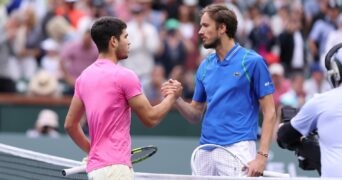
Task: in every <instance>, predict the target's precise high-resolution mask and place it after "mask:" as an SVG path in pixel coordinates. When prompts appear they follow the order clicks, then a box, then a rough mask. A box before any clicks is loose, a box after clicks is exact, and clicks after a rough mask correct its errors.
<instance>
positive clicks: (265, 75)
mask: <svg viewBox="0 0 342 180" xmlns="http://www.w3.org/2000/svg"><path fill="white" fill-rule="evenodd" d="M253 62H254V64H255V65H254V69H253V71H252V81H251V83H252V84H253V91H254V92H255V94H256V96H257V97H258V98H259V99H260V98H262V97H264V96H266V95H269V94H272V93H274V91H275V89H274V84H273V83H272V78H271V75H270V73H269V71H268V68H267V65H266V63H265V61H264V60H263V59H262V57H261V56H256V57H255V59H254V60H253Z"/></svg>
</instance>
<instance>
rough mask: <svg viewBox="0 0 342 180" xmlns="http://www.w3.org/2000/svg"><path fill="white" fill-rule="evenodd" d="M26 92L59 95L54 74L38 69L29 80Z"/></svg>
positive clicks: (38, 94) (36, 94) (48, 95)
mask: <svg viewBox="0 0 342 180" xmlns="http://www.w3.org/2000/svg"><path fill="white" fill-rule="evenodd" d="M27 93H28V94H29V95H32V96H45V97H54V96H60V95H61V90H60V89H59V86H58V80H57V78H56V77H55V76H53V75H52V74H50V73H49V72H47V71H45V70H40V71H38V72H37V73H36V74H35V75H34V76H33V77H32V79H31V80H30V81H29V85H28V90H27Z"/></svg>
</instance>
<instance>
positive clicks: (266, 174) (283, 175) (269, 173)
mask: <svg viewBox="0 0 342 180" xmlns="http://www.w3.org/2000/svg"><path fill="white" fill-rule="evenodd" d="M263 176H264V177H280V178H289V177H290V174H286V173H280V172H274V171H264V173H263Z"/></svg>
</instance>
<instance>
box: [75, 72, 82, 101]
mask: <svg viewBox="0 0 342 180" xmlns="http://www.w3.org/2000/svg"><path fill="white" fill-rule="evenodd" d="M80 81H81V80H80V77H79V78H77V79H76V81H75V88H74V97H77V98H78V99H81V93H80V88H81V87H80V84H81V83H80Z"/></svg>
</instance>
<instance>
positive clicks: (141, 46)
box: [0, 0, 342, 176]
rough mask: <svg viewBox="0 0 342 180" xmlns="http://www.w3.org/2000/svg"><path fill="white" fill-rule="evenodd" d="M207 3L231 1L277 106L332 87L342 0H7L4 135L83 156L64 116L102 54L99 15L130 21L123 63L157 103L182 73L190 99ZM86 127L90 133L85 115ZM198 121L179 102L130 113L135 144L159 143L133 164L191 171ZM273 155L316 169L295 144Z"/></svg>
mask: <svg viewBox="0 0 342 180" xmlns="http://www.w3.org/2000/svg"><path fill="white" fill-rule="evenodd" d="M210 3H225V4H226V5H227V7H228V8H230V9H232V10H233V11H234V12H235V13H236V16H237V18H238V31H237V34H236V41H237V42H238V43H239V44H241V45H243V46H245V47H247V48H251V49H253V50H255V51H256V52H258V53H259V54H260V55H262V56H263V58H264V60H265V62H266V63H267V65H268V67H269V70H270V73H271V75H272V79H273V82H274V85H275V87H276V92H275V94H274V100H275V103H276V106H277V108H278V107H281V106H282V105H289V106H293V107H296V108H300V107H301V106H302V105H303V104H304V103H305V102H306V101H307V100H308V99H310V98H311V97H312V96H313V95H314V94H315V93H322V92H325V91H328V90H329V89H330V88H331V87H330V84H329V81H328V80H327V78H326V71H325V68H324V63H323V62H324V57H325V54H326V53H327V51H328V50H329V49H330V48H331V47H333V46H334V45H336V44H337V43H340V42H342V15H341V7H342V6H341V5H342V1H341V0H154V1H153V0H0V29H1V31H0V32H1V33H0V142H1V143H5V144H9V145H14V146H17V147H23V148H27V149H32V150H35V151H38V152H44V153H49V154H54V155H59V156H62V157H67V158H70V159H75V160H81V159H82V158H83V156H84V154H83V153H82V152H81V151H80V150H79V149H78V148H77V147H76V146H75V145H73V143H72V142H71V141H70V138H68V137H67V136H66V135H65V132H64V129H63V124H64V118H65V115H66V112H67V110H68V106H69V103H70V100H71V97H72V95H73V88H74V83H75V79H76V78H77V77H78V75H79V74H80V73H81V72H82V70H83V69H85V68H86V67H87V66H88V65H90V64H91V63H92V62H94V61H95V60H96V57H97V54H98V52H97V49H96V46H94V43H93V42H92V40H91V37H90V33H89V30H90V27H91V25H92V23H93V21H94V19H96V18H98V17H101V16H115V17H119V18H121V19H123V20H124V21H125V22H126V23H127V25H128V28H127V32H128V34H129V36H128V38H129V41H130V42H131V47H130V55H129V58H128V59H127V60H124V61H122V62H120V65H122V66H125V67H127V68H130V69H132V70H133V71H134V72H136V74H137V75H138V77H139V78H140V80H141V83H142V86H143V89H144V92H145V94H146V96H147V97H148V99H149V100H150V102H151V103H152V104H156V103H158V102H160V100H161V98H162V97H161V94H160V92H159V89H160V87H161V84H162V83H163V82H164V81H165V80H166V79H169V78H173V79H177V80H178V81H180V82H181V83H182V84H183V87H184V92H183V96H184V98H185V99H186V100H191V98H192V94H193V89H194V76H195V73H196V69H197V67H198V65H199V64H200V63H201V61H202V60H203V59H204V57H205V56H206V55H207V54H208V53H210V52H211V50H206V49H204V48H203V47H202V45H201V41H200V39H199V37H198V34H197V32H198V30H199V18H200V17H199V12H200V10H201V9H202V8H203V7H204V6H206V5H208V4H210ZM278 122H279V119H278ZM82 126H83V129H84V131H85V132H86V133H87V123H86V119H83V120H82ZM200 128H201V127H200V125H190V124H188V123H187V122H186V121H185V119H183V118H182V117H181V116H180V114H179V113H178V112H177V111H175V110H173V111H171V112H170V113H169V114H168V116H167V117H166V118H165V120H164V121H163V122H162V123H161V124H160V125H159V126H158V127H156V128H153V129H146V128H144V127H143V126H142V124H141V123H140V122H139V120H138V119H137V118H136V116H134V115H133V120H132V128H131V133H132V135H133V146H135V147H138V146H145V145H148V144H155V145H157V146H158V147H159V149H160V151H159V152H158V153H157V155H155V156H153V158H151V160H146V162H143V163H141V164H137V165H136V171H147V172H159V173H183V174H190V164H189V160H190V155H191V152H192V149H194V148H195V146H196V145H197V140H198V137H199V134H200ZM275 129H276V127H275ZM272 153H273V155H272V156H271V158H270V163H269V164H268V167H267V168H268V169H270V170H275V171H280V172H288V173H291V174H292V175H295V176H317V175H318V174H317V173H316V172H310V171H305V172H304V171H302V170H300V169H298V163H297V160H296V157H295V156H294V154H293V152H288V151H286V150H282V149H279V148H278V147H277V145H276V143H275V142H274V143H273V145H272ZM171 157H172V158H171Z"/></svg>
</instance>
